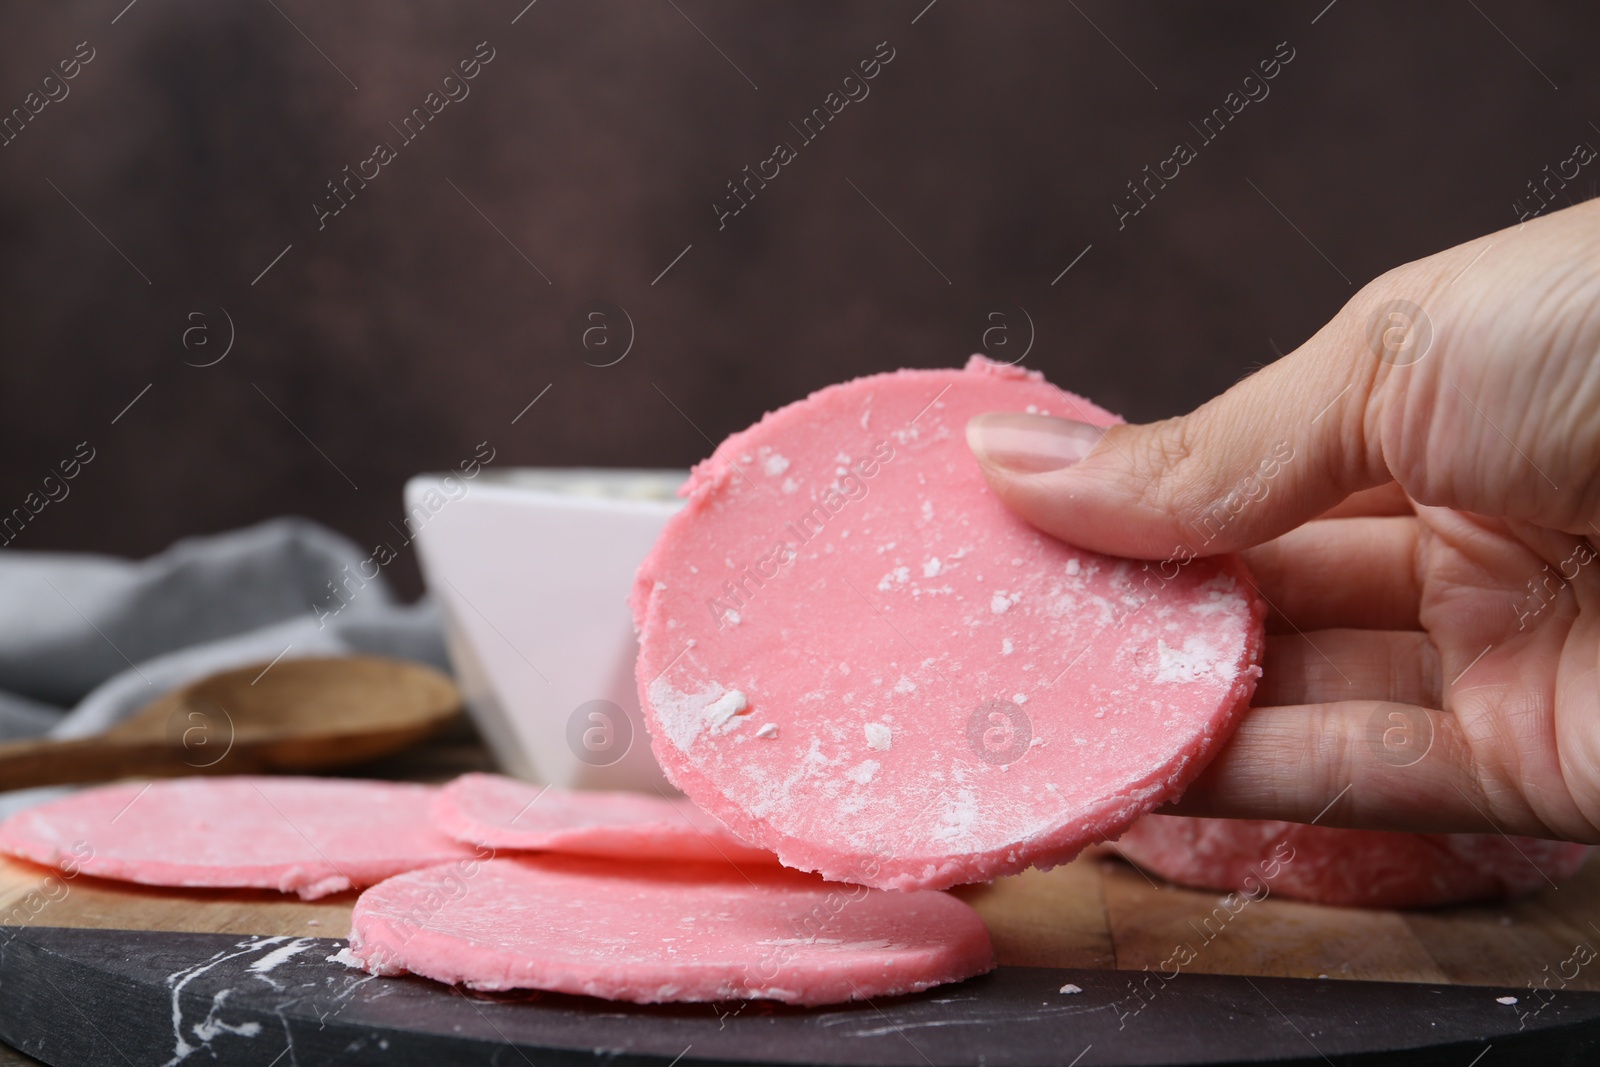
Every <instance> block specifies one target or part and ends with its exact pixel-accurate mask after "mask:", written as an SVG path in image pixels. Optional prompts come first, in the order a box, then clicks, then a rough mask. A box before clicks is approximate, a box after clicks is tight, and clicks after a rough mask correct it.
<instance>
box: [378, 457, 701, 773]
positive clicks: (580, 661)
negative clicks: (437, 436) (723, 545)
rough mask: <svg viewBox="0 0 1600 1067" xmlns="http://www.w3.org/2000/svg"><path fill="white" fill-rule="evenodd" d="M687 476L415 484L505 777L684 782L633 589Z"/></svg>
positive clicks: (437, 593)
mask: <svg viewBox="0 0 1600 1067" xmlns="http://www.w3.org/2000/svg"><path fill="white" fill-rule="evenodd" d="M687 477H688V472H686V471H676V470H674V471H657V470H598V469H581V468H526V469H519V470H506V471H487V470H484V471H480V472H479V473H478V475H477V476H476V477H474V478H471V479H467V478H464V477H462V476H461V475H419V476H417V477H415V478H412V479H411V480H410V481H409V482H407V483H406V493H405V499H406V513H407V519H406V523H407V526H408V528H409V532H410V535H411V536H412V537H413V538H414V540H415V542H416V545H417V548H418V553H419V559H420V561H421V564H422V572H423V576H424V578H425V580H426V581H427V584H428V588H429V590H430V591H431V592H432V593H433V595H434V597H435V599H436V600H437V601H438V602H439V605H440V607H441V611H442V614H443V616H444V621H445V636H446V640H447V643H448V646H449V649H450V658H451V661H452V662H453V664H454V666H455V669H456V674H457V679H458V681H459V683H460V685H461V689H462V694H463V695H464V696H465V698H466V701H467V707H468V710H469V712H470V713H471V715H472V717H473V719H474V721H475V722H476V723H477V726H478V729H479V730H480V731H481V732H482V734H483V736H484V738H485V740H486V741H487V742H488V744H489V746H490V748H491V749H492V750H493V751H494V754H495V756H496V757H497V758H498V759H499V761H500V763H501V765H502V766H503V767H504V768H505V769H506V770H507V771H508V772H509V773H511V774H515V775H517V776H519V777H523V778H528V779H530V780H533V781H539V782H551V783H554V784H556V785H563V786H570V787H578V788H597V789H640V790H644V791H646V792H650V791H653V790H656V789H660V790H663V791H666V792H668V793H669V794H671V793H675V791H674V790H672V787H671V786H670V785H668V784H667V782H666V779H665V778H664V777H663V776H662V774H661V770H660V768H659V767H658V766H657V765H656V762H655V759H654V757H653V756H652V755H651V753H650V743H649V739H648V737H647V736H646V734H645V728H644V720H643V717H642V716H641V715H640V712H639V700H638V691H637V688H636V686H635V684H634V676H633V668H634V661H635V660H636V659H637V658H638V654H639V646H638V643H637V641H636V640H635V638H634V633H633V620H632V618H631V616H630V615H629V612H628V607H627V597H628V593H629V591H630V589H631V588H632V585H633V574H634V571H635V570H636V569H637V568H638V566H639V563H640V562H641V561H642V560H643V559H644V557H645V555H646V554H647V553H648V552H649V551H650V547H651V546H652V545H653V544H654V543H655V540H656V536H657V535H658V534H659V533H660V532H661V527H662V525H663V524H664V523H665V522H666V521H667V518H668V517H669V516H670V515H671V514H672V513H673V512H674V511H676V510H677V509H678V508H679V507H681V506H682V501H681V500H679V499H677V497H676V496H675V495H674V494H675V493H676V490H677V488H678V486H679V485H681V484H682V483H683V481H684V479H685V478H687Z"/></svg>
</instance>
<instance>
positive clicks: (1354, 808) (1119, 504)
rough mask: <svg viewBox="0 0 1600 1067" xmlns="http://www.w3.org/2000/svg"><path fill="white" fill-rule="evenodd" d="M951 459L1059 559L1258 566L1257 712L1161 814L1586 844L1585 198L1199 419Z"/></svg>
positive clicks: (1593, 664)
mask: <svg viewBox="0 0 1600 1067" xmlns="http://www.w3.org/2000/svg"><path fill="white" fill-rule="evenodd" d="M968 440H969V442H970V443H971V445H972V448H973V451H974V452H975V453H976V454H977V456H978V458H979V460H980V462H981V463H982V465H983V468H984V471H985V474H986V475H987V477H988V479H989V484H990V485H991V486H992V487H993V488H994V490H995V492H996V493H997V494H998V495H999V497H1000V499H1002V500H1003V501H1005V503H1006V504H1007V505H1008V506H1010V507H1011V508H1012V509H1013V510H1014V511H1016V512H1017V513H1018V514H1020V515H1022V516H1023V517H1025V518H1027V519H1028V520H1029V521H1031V522H1033V523H1034V524H1035V525H1037V526H1039V527H1040V528H1041V529H1043V530H1045V531H1047V532H1049V533H1051V534H1054V535H1055V536H1057V537H1060V538H1061V539H1062V540H1065V541H1067V542H1070V543H1072V544H1075V545H1079V546H1082V547H1084V548H1089V549H1094V550H1097V551H1101V552H1107V553H1112V554H1115V555H1122V556H1134V557H1139V558H1145V559H1168V558H1178V559H1184V558H1187V556H1189V555H1191V554H1192V555H1209V554H1214V553H1218V552H1233V551H1238V552H1241V553H1242V554H1243V556H1244V558H1245V560H1246V561H1247V562H1248V563H1249V565H1250V567H1251V569H1252V570H1253V571H1254V572H1255V576H1256V580H1257V582H1258V584H1259V589H1260V592H1261V594H1262V596H1263V597H1264V598H1265V599H1266V600H1267V602H1268V603H1269V605H1270V606H1271V609H1272V611H1271V615H1270V617H1269V619H1268V638H1267V646H1266V653H1265V660H1264V663H1263V669H1264V672H1265V673H1264V677H1263V678H1262V679H1261V684H1260V686H1259V688H1258V689H1257V691H1256V698H1255V701H1254V707H1253V708H1252V710H1251V711H1249V712H1248V713H1247V714H1246V716H1245V717H1244V720H1243V722H1242V724H1241V726H1240V727H1239V729H1238V732H1237V733H1236V734H1235V735H1234V736H1233V738H1232V739H1231V741H1230V742H1229V743H1228V745H1227V746H1225V747H1224V748H1223V750H1222V751H1221V752H1220V754H1219V755H1218V756H1217V758H1216V760H1215V761H1214V762H1213V763H1212V764H1211V765H1210V766H1209V767H1208V768H1207V769H1206V771H1205V772H1204V773H1203V774H1202V775H1201V777H1200V778H1199V779H1198V780H1197V781H1196V782H1195V783H1194V784H1193V785H1192V786H1191V787H1190V788H1189V790H1188V792H1187V793H1186V794H1185V795H1184V797H1183V798H1182V800H1181V801H1179V802H1177V803H1175V804H1173V805H1171V806H1169V807H1168V808H1166V809H1164V810H1165V811H1167V812H1169V813H1171V814H1184V815H1211V816H1231V817H1241V818H1263V819H1289V820H1295V821H1299V822H1308V821H1311V820H1313V819H1314V818H1317V816H1318V815H1319V814H1320V815H1321V818H1320V819H1318V820H1317V821H1319V822H1320V823H1322V824H1325V825H1336V826H1352V827H1366V828H1371V829H1390V830H1412V831H1435V832H1445V831H1488V830H1491V829H1494V830H1499V831H1502V832H1504V833H1509V834H1525V835H1530V836H1537V837H1556V838H1564V839H1570V840H1574V841H1584V842H1590V843H1600V558H1597V556H1600V553H1597V552H1596V548H1595V546H1596V545H1597V544H1600V202H1594V201H1592V202H1589V203H1586V204H1581V205H1579V206H1577V207H1573V208H1569V209H1567V210H1565V211H1560V212H1556V213H1554V214H1551V215H1548V216H1546V217H1544V218H1541V219H1538V220H1536V221H1533V222H1529V223H1526V224H1524V225H1522V226H1519V227H1517V228H1515V229H1509V230H1503V231H1501V232H1499V233H1496V234H1492V235H1490V236H1488V237H1484V238H1480V239H1479V240H1476V241H1472V242H1470V243H1468V244H1465V245H1461V246H1460V247H1457V248H1452V249H1450V250H1448V251H1446V252H1441V253H1439V254H1438V255H1434V256H1430V257H1428V258H1426V259H1423V260H1419V261H1417V262H1415V263H1411V264H1408V265H1406V266H1404V267H1400V268H1398V269H1396V270H1393V271H1390V272H1389V273H1387V274H1385V275H1383V276H1382V277H1380V278H1378V279H1377V280H1375V281H1373V282H1372V283H1371V284H1369V285H1367V286H1366V287H1365V288H1364V289H1362V290H1361V292H1360V293H1358V294H1357V295H1356V297H1355V298H1354V299H1353V300H1351V301H1350V303H1349V304H1348V305H1346V307H1345V308H1344V309H1343V310H1342V311H1340V312H1339V314H1338V315H1337V316H1336V317H1335V318H1334V319H1333V321H1332V322H1330V323H1328V325H1327V326H1325V327H1323V328H1322V329H1321V330H1320V331H1318V332H1317V334H1316V335H1315V336H1314V337H1312V338H1311V339H1310V340H1309V341H1307V342H1306V343H1305V344H1304V345H1302V346H1301V347H1300V348H1298V349H1297V350H1295V351H1294V352H1292V353H1291V354H1289V355H1288V356H1286V357H1284V358H1283V359H1282V360H1281V361H1279V362H1277V363H1275V364H1273V365H1271V366H1269V367H1267V368H1265V369H1264V370H1262V371H1260V372H1259V373H1257V374H1255V375H1253V376H1251V377H1250V378H1247V379H1245V380H1244V381H1242V382H1240V383H1239V384H1238V385H1236V386H1234V387H1233V388H1232V389H1230V390H1228V391H1227V392H1226V393H1224V394H1223V395H1221V396H1219V397H1217V398H1216V399H1214V400H1212V401H1210V402H1209V403H1207V404H1206V405H1205V406H1203V407H1201V408H1200V409H1199V410H1198V411H1196V412H1194V413H1193V414H1191V415H1187V416H1184V417H1181V418H1175V419H1168V420H1166V421H1164V422H1158V423H1154V424H1151V425H1147V426H1117V427H1113V428H1111V429H1110V430H1108V431H1106V432H1104V433H1101V432H1100V431H1098V430H1094V429H1092V428H1089V427H1087V426H1084V425H1082V424H1079V423H1074V422H1071V421H1069V420H1065V419H1055V418H1048V417H1043V416H1032V415H1016V414H995V415H984V416H980V417H979V418H977V419H974V420H973V422H972V424H971V425H970V426H969V428H968ZM1325 809H1326V810H1325Z"/></svg>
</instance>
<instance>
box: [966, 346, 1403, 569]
mask: <svg viewBox="0 0 1600 1067" xmlns="http://www.w3.org/2000/svg"><path fill="white" fill-rule="evenodd" d="M1350 319H1351V316H1348V315H1341V316H1339V317H1338V318H1336V319H1335V320H1334V322H1332V323H1330V324H1329V325H1328V326H1327V327H1324V329H1323V330H1322V331H1321V332H1319V333H1318V334H1317V336H1316V337H1313V338H1312V339H1311V340H1310V341H1308V342H1307V343H1306V344H1305V345H1304V346H1302V347H1301V348H1299V349H1297V350H1296V351H1294V352H1293V353H1291V354H1290V355H1288V356H1286V357H1284V358H1283V359H1281V360H1279V361H1278V362H1276V363H1274V364H1272V365H1271V366H1269V367H1267V368H1265V369H1264V370H1262V371H1260V372H1259V373H1257V374H1254V375H1252V376H1251V377H1249V378H1246V379H1245V380H1244V381H1241V382H1239V383H1238V384H1237V385H1235V386H1234V387H1233V388H1232V389H1229V390H1228V391H1227V392H1226V393H1223V394H1222V395H1221V396H1218V397H1216V398H1215V399H1213V400H1211V401H1209V402H1208V403H1206V404H1205V405H1204V406H1203V407H1201V408H1199V409H1198V410H1196V411H1195V412H1193V413H1192V414H1189V415H1185V416H1181V417H1179V418H1174V419H1167V420H1165V421H1163V422H1156V423H1151V424H1149V425H1144V426H1129V425H1117V426H1109V427H1104V428H1101V427H1095V426H1091V425H1088V424H1086V423H1081V422H1076V421H1074V420H1071V419H1062V418H1053V417H1050V416H1045V415H1031V414H1023V413H1020V412H991V413H989V414H984V415H979V416H977V417H976V418H974V419H973V420H972V421H971V422H970V423H968V425H967V442H968V444H969V446H970V447H971V448H972V451H973V453H974V454H975V455H976V456H977V459H978V462H979V464H980V466H981V467H982V469H983V472H984V475H985V476H986V477H987V479H988V481H989V485H990V487H991V488H992V489H993V490H994V492H995V494H996V495H997V496H999V498H1000V499H1001V501H1002V502H1004V503H1005V504H1006V505H1007V506H1008V507H1009V508H1010V509H1011V510H1012V511H1014V512H1016V513H1017V514H1018V515H1020V516H1022V517H1023V518H1024V519H1027V520H1028V521H1029V522H1031V523H1033V524H1034V525H1035V526H1037V527H1039V528H1040V529H1042V530H1044V531H1045V532H1046V533H1049V534H1052V535H1054V536H1056V537H1059V538H1060V539H1062V540H1063V541H1066V542H1068V543H1070V544H1073V545H1078V546H1080V547H1083V548H1087V549H1091V550H1093V551H1097V552H1106V553H1109V554H1112V555H1119V556H1132V557H1135V558H1141V559H1169V558H1173V557H1176V556H1180V555H1189V556H1197V555H1212V554H1214V553H1219V552H1233V551H1237V550H1239V549H1242V548H1247V547H1249V546H1251V545H1256V544H1260V543H1261V542H1263V541H1267V540H1270V539H1272V538H1274V537H1277V536H1278V535H1280V534H1283V533H1286V532H1288V531H1289V530H1291V529H1293V528H1294V527H1296V526H1299V525H1300V524H1301V523H1303V522H1305V521H1306V520H1308V519H1310V518H1313V517H1315V516H1316V515H1319V514H1321V513H1322V512H1324V511H1326V510H1327V509H1329V508H1331V507H1332V506H1334V505H1335V504H1337V503H1338V502H1339V501H1341V500H1343V499H1344V498H1345V497H1346V496H1348V495H1350V494H1351V493H1353V492H1355V491H1357V490H1359V489H1365V488H1369V487H1371V486H1375V485H1379V484H1382V483H1383V482H1386V481H1388V480H1389V477H1390V476H1389V475H1388V473H1387V472H1386V471H1385V470H1384V465H1383V463H1382V460H1381V456H1380V455H1379V454H1378V453H1377V450H1376V449H1371V450H1369V448H1368V443H1367V439H1366V437H1367V435H1366V431H1365V426H1364V422H1365V420H1364V415H1365V410H1366V406H1367V405H1366V401H1367V397H1368V395H1369V394H1370V392H1371V387H1372V379H1373V368H1372V364H1374V363H1376V362H1377V361H1376V360H1374V359H1371V358H1370V356H1369V355H1368V354H1367V352H1366V351H1365V345H1364V344H1363V339H1362V338H1360V337H1359V336H1352V334H1351V327H1350V326H1349V322H1350ZM1352 342H1354V343H1352ZM1364 356H1365V357H1367V358H1363V357H1364ZM1369 452H1370V454H1369Z"/></svg>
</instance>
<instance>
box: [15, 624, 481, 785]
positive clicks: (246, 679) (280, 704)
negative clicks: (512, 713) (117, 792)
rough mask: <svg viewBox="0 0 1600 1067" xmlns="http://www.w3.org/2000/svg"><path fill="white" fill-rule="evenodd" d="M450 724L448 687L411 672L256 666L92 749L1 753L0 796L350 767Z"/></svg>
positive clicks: (61, 744)
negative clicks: (127, 781) (134, 781)
mask: <svg viewBox="0 0 1600 1067" xmlns="http://www.w3.org/2000/svg"><path fill="white" fill-rule="evenodd" d="M460 712H461V694H460V693H459V692H458V691H457V690H456V687H455V684H454V683H453V682H451V681H450V679H449V678H446V677H445V676H444V675H442V674H440V673H439V672H438V671H436V670H433V669H432V668H430V667H425V666H423V665H421V664H419V663H411V662H406V661H403V660H394V659H384V658H382V657H378V656H343V657H327V658H320V659H293V660H281V661H279V662H277V663H274V664H271V665H268V664H264V663H257V664H254V665H252V666H249V667H239V668H236V669H234V670H230V671H223V672H222V673H220V674H213V675H209V676H207V677H205V678H201V679H200V680H198V681H195V682H191V683H189V684H188V685H186V686H183V687H182V688H179V689H175V690H173V691H172V692H170V693H168V694H167V695H166V696H163V697H161V698H159V699H157V700H154V701H152V702H151V703H149V704H147V705H145V706H144V707H143V708H141V709H139V710H138V711H137V712H135V713H134V714H133V715H132V716H130V717H129V718H126V719H124V720H122V721H121V722H119V723H117V724H116V725H115V726H113V727H111V729H109V730H107V731H106V732H105V733H102V734H97V735H95V736H93V737H84V738H77V739H74V740H69V741H54V740H30V741H17V742H13V743H10V744H3V745H0V789H23V788H27V787H30V786H40V785H61V784H64V783H68V782H103V781H109V780H110V779H113V778H123V777H127V776H130V775H139V776H147V777H162V778H170V777H174V776H180V775H187V774H243V773H254V772H260V771H291V770H293V771H305V770H316V769H319V768H323V767H335V766H339V765H342V764H350V763H360V762H362V761H364V760H370V759H375V758H377V757H379V756H386V755H388V754H390V753H392V752H396V751H399V750H400V749H403V748H405V747H407V746H408V745H411V744H414V743H415V742H417V741H420V740H422V739H423V738H424V737H427V736H428V735H429V734H431V733H433V732H434V731H435V730H437V729H439V728H440V727H442V726H444V725H445V724H446V723H448V722H449V721H450V720H451V719H453V718H455V716H457V715H458V714H460Z"/></svg>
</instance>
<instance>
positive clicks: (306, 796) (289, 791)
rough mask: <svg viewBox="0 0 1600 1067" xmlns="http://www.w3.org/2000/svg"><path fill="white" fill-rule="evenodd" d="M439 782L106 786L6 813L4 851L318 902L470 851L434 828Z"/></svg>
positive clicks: (237, 780) (199, 781)
mask: <svg viewBox="0 0 1600 1067" xmlns="http://www.w3.org/2000/svg"><path fill="white" fill-rule="evenodd" d="M436 792H437V789H436V787H434V786H426V785H409V784H402V783H396V782H370V781H358V780H354V779H339V778H278V777H251V776H244V775H240V776H233V777H225V778H224V777H217V778H177V779H171V780H168V781H158V782H149V783H146V784H143V785H141V784H137V783H129V784H125V785H108V786H102V787H100V788H97V789H86V790H84V791H83V792H81V793H74V794H72V795H71V796H68V797H64V798H62V799H61V800H56V801H52V802H50V803H48V804H41V805H39V806H38V807H34V808H27V809H25V810H23V811H20V812H18V813H17V814H15V815H13V816H11V817H10V818H9V819H7V820H6V821H5V823H4V824H0V852H5V853H8V854H10V855H13V856H20V857H22V858H23V859H27V860H32V861H33V862H35V863H42V864H45V865H47V866H51V867H59V868H61V869H62V870H68V871H72V872H73V873H78V872H82V873H84V874H89V875H93V876H95V877H97V878H115V879H119V880H121V881H124V882H140V883H143V884H145V885H165V886H206V887H216V888H224V887H225V888H251V889H276V890H278V891H279V892H281V893H298V894H299V895H300V896H301V897H303V898H304V899H306V900H313V899H315V898H317V897H321V896H326V895H327V894H329V893H337V892H339V891H341V890H345V889H350V888H353V887H359V886H366V885H373V884H374V883H376V882H380V881H382V880H383V879H385V878H388V877H389V876H390V875H394V874H399V873H400V872H402V871H409V870H412V869H414V868H417V867H427V866H431V865H433V864H436V863H442V862H445V861H447V860H452V859H463V858H471V857H473V856H475V855H477V854H478V853H477V852H476V851H475V850H474V849H472V848H470V847H468V846H467V845H463V844H461V843H460V842H458V841H456V840H454V839H453V838H450V837H446V836H445V835H444V834H443V833H441V832H440V831H438V830H436V829H434V827H433V823H432V820H431V819H430V818H429V814H430V811H431V809H432V806H433V798H434V794H435V793H436Z"/></svg>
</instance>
